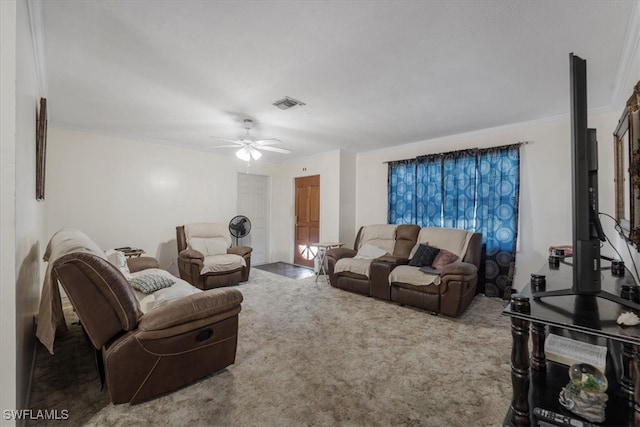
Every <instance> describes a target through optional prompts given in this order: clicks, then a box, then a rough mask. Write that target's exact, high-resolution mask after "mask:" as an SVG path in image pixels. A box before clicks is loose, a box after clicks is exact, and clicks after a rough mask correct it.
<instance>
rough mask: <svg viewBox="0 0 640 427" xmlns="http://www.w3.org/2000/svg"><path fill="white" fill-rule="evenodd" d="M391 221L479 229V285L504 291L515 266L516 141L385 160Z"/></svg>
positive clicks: (486, 289)
mask: <svg viewBox="0 0 640 427" xmlns="http://www.w3.org/2000/svg"><path fill="white" fill-rule="evenodd" d="M388 189H389V193H388V196H389V199H388V200H389V206H388V218H387V219H388V223H389V224H418V225H419V226H421V227H451V228H459V229H463V230H469V231H476V232H479V233H482V240H483V244H484V245H485V247H486V262H485V263H484V265H481V267H480V273H481V275H483V276H484V277H481V278H480V281H479V284H478V291H479V292H484V293H485V294H486V295H487V296H502V297H508V296H509V294H510V293H511V284H512V281H513V273H514V266H515V249H516V238H517V227H518V198H519V189H520V144H515V145H510V146H503V147H496V148H488V149H474V150H462V151H455V152H450V153H443V154H434V155H429V156H421V157H418V158H416V159H410V160H401V161H396V162H390V163H389V175H388Z"/></svg>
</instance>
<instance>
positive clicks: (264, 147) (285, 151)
mask: <svg viewBox="0 0 640 427" xmlns="http://www.w3.org/2000/svg"><path fill="white" fill-rule="evenodd" d="M260 150H265V151H273V152H275V153H281V154H289V153H291V150H287V149H286V148H278V147H270V146H268V145H266V146H265V145H261V146H260Z"/></svg>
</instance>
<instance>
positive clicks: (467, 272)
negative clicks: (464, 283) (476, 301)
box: [440, 262, 478, 280]
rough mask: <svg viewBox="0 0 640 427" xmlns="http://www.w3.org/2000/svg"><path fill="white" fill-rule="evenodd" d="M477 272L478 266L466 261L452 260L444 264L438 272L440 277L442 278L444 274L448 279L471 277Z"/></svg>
mask: <svg viewBox="0 0 640 427" xmlns="http://www.w3.org/2000/svg"><path fill="white" fill-rule="evenodd" d="M477 274H478V268H477V267H476V266H475V265H473V264H471V263H468V262H454V263H451V264H449V265H445V266H444V268H443V269H442V271H441V272H440V277H442V279H443V280H444V279H445V277H446V276H451V277H449V280H465V278H469V277H473V276H476V275H477Z"/></svg>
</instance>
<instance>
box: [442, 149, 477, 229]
mask: <svg viewBox="0 0 640 427" xmlns="http://www.w3.org/2000/svg"><path fill="white" fill-rule="evenodd" d="M443 169H444V186H443V189H442V190H443V196H444V203H443V217H444V222H443V224H444V227H448V228H459V229H461V230H474V227H475V216H476V213H475V209H476V171H477V152H476V151H475V150H464V151H456V152H453V153H447V154H445V155H444V159H443Z"/></svg>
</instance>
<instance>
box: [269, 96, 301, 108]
mask: <svg viewBox="0 0 640 427" xmlns="http://www.w3.org/2000/svg"><path fill="white" fill-rule="evenodd" d="M273 105H275V106H276V107H278V108H279V109H281V110H288V109H289V108H292V107H295V106H296V105H300V106H303V105H307V104H305V103H304V102H302V101H298V100H297V99H293V98H289V97H288V96H285V97H284V98H282V99H281V100H279V101H276V102H274V103H273Z"/></svg>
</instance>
